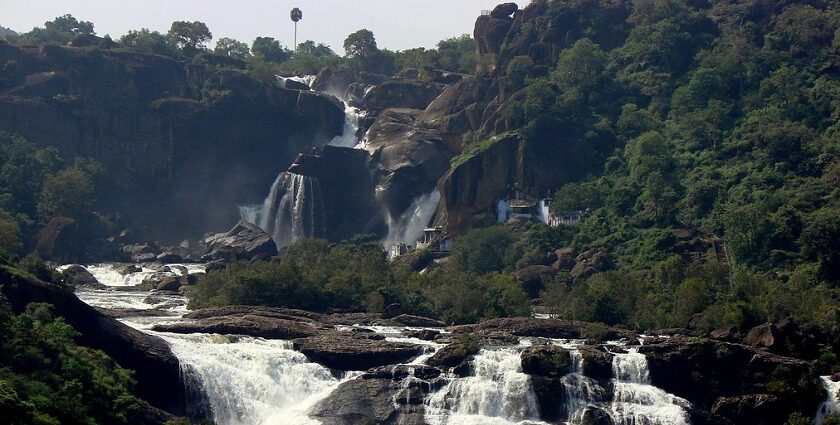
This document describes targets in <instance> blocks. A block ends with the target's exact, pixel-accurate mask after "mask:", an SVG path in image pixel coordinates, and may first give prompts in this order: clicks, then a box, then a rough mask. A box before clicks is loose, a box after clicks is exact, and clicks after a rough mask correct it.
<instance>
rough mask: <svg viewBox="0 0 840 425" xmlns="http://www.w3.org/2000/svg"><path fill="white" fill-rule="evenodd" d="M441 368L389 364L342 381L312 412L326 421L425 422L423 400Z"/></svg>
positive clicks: (327, 424) (329, 423) (416, 424)
mask: <svg viewBox="0 0 840 425" xmlns="http://www.w3.org/2000/svg"><path fill="white" fill-rule="evenodd" d="M440 373H441V372H440V370H437V369H434V368H430V367H427V366H396V367H394V366H387V367H380V368H377V369H372V370H370V371H368V372H367V373H365V374H364V375H362V376H360V377H358V378H356V379H353V380H351V381H347V382H345V383H343V384H341V385H340V386H339V387H338V388H336V389H335V390H334V391H333V392H331V393H330V395H329V396H327V397H326V398H325V399H323V400H321V401H319V402H318V403H316V404H315V405H314V406H313V407H312V408H311V409H310V410H309V415H310V417H312V418H315V419H317V420H319V421H320V422H321V423H322V424H324V425H345V424H357V423H359V424H361V423H370V424H374V423H375V424H394V425H396V424H400V425H425V424H426V421H425V420H424V416H423V411H424V404H423V401H424V400H425V398H426V395H427V394H428V393H430V392H431V391H432V390H433V389H434V388H436V387H437V386H438V385H436V383H437V381H438V376H439V375H440Z"/></svg>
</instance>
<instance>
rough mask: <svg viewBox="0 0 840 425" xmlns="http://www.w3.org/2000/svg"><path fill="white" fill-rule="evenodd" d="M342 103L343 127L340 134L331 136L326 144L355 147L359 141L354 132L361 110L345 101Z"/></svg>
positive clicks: (357, 125)
mask: <svg viewBox="0 0 840 425" xmlns="http://www.w3.org/2000/svg"><path fill="white" fill-rule="evenodd" d="M342 103H344V129H343V131H342V133H341V135H340V136H335V137H333V139H332V140H330V142H329V143H328V144H329V145H332V146H338V147H342V148H356V145H358V143H359V140H358V137H356V133H357V132H358V131H359V117H360V116H361V114H362V112H361V111H360V110H359V108H355V107H352V106H350V105H348V104H347V102H342Z"/></svg>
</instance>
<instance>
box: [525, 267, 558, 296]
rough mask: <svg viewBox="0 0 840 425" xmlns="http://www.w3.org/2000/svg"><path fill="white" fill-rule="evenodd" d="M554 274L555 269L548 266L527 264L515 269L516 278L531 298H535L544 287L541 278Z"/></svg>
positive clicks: (555, 272)
mask: <svg viewBox="0 0 840 425" xmlns="http://www.w3.org/2000/svg"><path fill="white" fill-rule="evenodd" d="M555 274H557V270H555V269H553V268H551V267H549V266H528V267H525V268H523V269H519V270H517V271H516V279H517V280H518V281H519V282H521V283H522V287H523V288H524V289H525V292H527V293H528V295H529V296H530V297H531V298H536V297H538V296H539V294H540V291H542V290H543V288H544V287H545V285H544V283H543V279H547V278H550V277H551V276H554V275H555Z"/></svg>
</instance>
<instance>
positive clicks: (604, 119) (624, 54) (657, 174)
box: [0, 0, 840, 425]
mask: <svg viewBox="0 0 840 425" xmlns="http://www.w3.org/2000/svg"><path fill="white" fill-rule="evenodd" d="M838 6H840V4H838V3H837V2H836V1H833V0H826V1H811V2H804V1H803V2H796V1H791V2H776V1H766V0H750V1H715V2H705V1H696V2H683V1H678V0H667V1H654V0H633V1H632V2H630V1H625V0H615V1H597V0H554V1H550V2H548V7H547V11H546V13H544V14H543V15H541V16H537V17H535V18H534V19H531V20H529V21H527V22H526V23H525V24H524V25H521V26H519V27H517V28H518V29H517V31H520V32H521V33H522V34H521V35H522V37H526V36H527V35H528V34H529V33H533V34H540V33H541V31H543V30H545V29H546V28H550V27H552V26H556V25H562V26H563V27H564V28H567V32H566V37H565V39H564V40H554V41H553V43H554V44H555V45H556V46H560V48H559V49H558V51H557V52H556V54H554V55H552V56H551V58H550V60H549V62H550V65H545V64H543V63H537V62H538V61H536V60H535V58H534V57H532V56H531V55H516V56H514V57H510V58H508V59H507V60H505V61H500V63H498V64H496V65H499V66H498V67H497V69H495V70H488V69H487V66H486V64H481V63H480V62H481V61H480V59H481V58H479V57H478V56H477V53H476V46H475V40H473V38H472V37H470V36H468V35H464V36H461V37H457V38H452V39H447V40H443V41H441V42H440V43H439V44H438V46H437V48H436V49H423V48H418V49H410V50H405V51H398V52H394V51H389V50H387V49H380V48H378V47H377V45H376V40H375V37H374V35H373V33H371V32H370V31H368V30H360V31H358V32H356V33H353V34H351V35H349V36H348V38H347V40H346V42H345V44H344V46H343V47H344V50H345V52H344V53H345V55H344V56H339V55H338V54H336V53H335V52H334V51H333V50H332V49H331V48H330V47H328V46H325V45H323V44H317V43H315V42H313V41H310V40H307V41H304V42H303V43H300V44H299V45H298V46H295V48H294V49H288V48H286V47H284V46H282V45H280V43H279V42H278V41H277V40H276V39H273V38H270V37H260V38H257V39H256V40H254V41H253V43H252V44H251V46H248V45H247V44H245V43H243V42H241V41H238V40H233V39H230V38H219V39H218V40H217V42H216V44H215V48H214V49H210V48H209V47H207V44H208V43H209V42H210V40H212V34H211V32H210V30H209V29H208V28H207V26H206V25H204V24H203V23H201V22H176V23H173V25H172V29H171V30H170V31H169V33H168V34H161V33H158V32H154V31H149V30H147V29H141V30H137V31H130V32H129V33H127V34H125V35H123V36H121V37H120V38H118V39H116V40H112V39H110V38H107V37H106V38H104V39H102V41H101V42H98V43H99V44H98V45H96V46H92V47H89V48H92V49H125V50H129V51H137V52H144V53H150V54H156V55H163V56H168V57H172V58H175V59H177V60H179V61H185V62H189V61H191V62H194V63H205V64H206V63H210V64H217V65H216V66H219V67H224V66H228V65H229V64H230V62H225V60H229V61H236V63H238V64H243V63H244V66H245V68H246V69H247V71H248V73H249V74H250V75H252V76H253V77H254V78H255V79H256V80H258V81H260V82H262V83H263V84H266V85H271V84H275V75H277V74H282V75H308V74H315V73H317V72H318V71H320V70H321V69H323V68H325V67H332V68H350V69H353V70H356V71H363V72H368V73H377V74H386V75H395V74H398V73H400V72H401V71H405V70H415V69H416V70H417V71H418V75H419V78H420V79H424V78H431V75H433V74H434V73H435V72H436V71H439V70H445V71H449V72H454V73H459V74H471V75H475V76H476V77H477V78H487V79H493V80H495V81H498V80H501V79H504V81H505V84H507V85H508V87H509V88H510V90H511V91H516V92H517V93H521V95H519V96H513V97H512V98H511V100H510V101H508V102H507V103H506V104H505V105H504V111H503V115H504V120H505V125H506V129H505V132H506V133H507V132H511V133H516V134H518V135H520V136H521V137H522V138H524V139H525V140H526V141H528V142H532V143H534V144H535V145H540V146H543V147H544V149H549V150H551V149H559V148H560V147H563V148H568V147H570V146H571V147H574V150H575V152H578V153H579V155H580V158H579V159H580V164H583V165H584V166H585V167H586V168H585V169H584V170H583V171H582V172H580V173H577V177H576V178H574V179H573V181H568V182H565V184H562V185H558V186H557V187H555V188H553V194H552V195H551V197H552V199H553V202H552V210H553V211H554V212H556V213H558V214H569V213H573V212H578V211H585V214H584V216H583V218H582V220H581V221H580V222H579V223H575V224H571V225H562V226H559V227H549V226H546V225H543V224H540V223H535V222H509V223H505V224H497V223H496V220H495V216H494V215H493V214H492V212H488V213H486V214H480V215H476V216H475V217H473V219H472V220H471V223H470V226H469V229H465V230H464V231H463V232H460V233H459V234H455V235H452V238H453V246H452V250H451V255H450V256H449V257H448V258H446V259H444V260H438V261H433V259H432V256H433V255H432V253H431V252H425V251H418V252H414V253H412V254H411V255H407V256H405V257H404V258H400V259H397V260H395V261H390V260H389V259H388V258H387V255H386V252H385V250H384V249H383V247H382V246H381V244H380V242H379V240H378V239H377V237H376V236H375V235H359V236H357V237H355V238H353V239H351V240H346V241H342V242H340V243H328V242H326V241H322V240H315V239H303V240H300V241H298V242H297V243H296V244H294V245H292V246H290V247H287V248H285V249H283V250H281V254H280V255H279V256H278V257H276V258H275V261H267V262H251V263H244V262H242V263H235V264H233V265H231V266H229V267H227V268H225V269H222V270H218V271H212V272H209V273H208V274H207V275H206V276H205V277H203V278H202V279H201V281H200V282H199V283H198V285H196V286H194V287H192V288H190V289H189V292H188V295H189V297H190V307H191V308H203V307H215V306H224V305H231V304H246V305H265V306H277V307H291V308H300V309H306V310H312V311H342V312H349V311H368V312H381V311H382V310H383V309H384V308H385V307H386V306H387V305H389V304H392V303H400V304H401V306H402V308H403V309H404V310H405V311H406V312H407V313H411V314H417V315H421V316H427V317H433V318H438V319H440V320H443V321H445V322H447V323H451V324H463V323H475V322H478V321H480V320H482V319H488V318H496V317H507V316H530V315H532V313H533V312H534V311H535V309H536V311H538V312H542V313H547V314H551V315H553V316H555V317H560V318H564V319H574V320H580V321H586V322H592V323H593V325H591V326H590V332H591V333H590V336H591V337H592V338H598V334H599V331H600V330H602V328H605V327H606V325H609V326H619V327H625V328H628V329H632V330H635V331H640V332H643V331H654V330H657V329H664V328H682V329H685V330H687V331H688V332H691V333H693V334H696V335H708V333H709V332H711V331H715V330H719V329H731V330H732V332H735V333H740V334H744V333H746V332H747V331H748V330H749V329H750V328H752V327H753V326H755V325H758V324H760V323H764V322H778V321H781V320H784V319H791V320H793V321H795V322H796V323H798V324H800V326H802V328H803V329H807V331H808V332H809V334H810V335H817V339H819V340H820V341H824V342H825V343H824V344H819V345H807V344H804V345H802V346H798V347H789V348H788V349H789V351H790V353H789V354H791V355H794V356H797V357H800V358H805V359H807V360H815V361H816V362H815V365H816V367H817V368H818V369H819V371H820V373H821V374H831V373H837V372H840V133H838V131H840V127H838V122H840V29H838V28H840V9H838ZM92 34H94V26H93V24H92V23H90V22H85V21H78V20H77V19H76V18H73V17H71V16H69V15H67V16H63V17H59V18H57V19H56V20H54V21H50V22H47V23H46V25H45V27H44V28H36V29H34V30H33V31H31V32H28V33H24V34H19V35H5V36H4V37H5V40H6V42H7V43H12V44H39V43H55V44H66V43H68V42H70V43H73V42H74V40H78V39H79V37H83V36H84V35H92ZM516 36H517V34H513V35H512V36H511V37H513V38H515V37H516ZM514 48H515V46H503V52H504V51H505V50H504V49H508V50H509V51H513V50H514ZM220 58H223V59H224V60H222V59H220ZM240 61H241V62H240ZM7 66H8V65H7ZM0 79H2V77H0ZM0 82H1V81H0ZM495 136H498V134H495V133H494V132H493V131H490V130H488V131H484V132H470V133H468V134H464V135H463V137H462V140H461V143H460V152H459V155H457V156H455V157H454V158H453V159H452V167H453V168H456V167H457V166H459V165H460V164H462V163H463V162H464V161H465V160H466V159H468V158H470V157H472V156H475V155H480V154H481V153H482V152H483V151H485V150H486V149H488V147H489V146H491V145H492V144H493V143H495V141H496V140H498V138H497V137H495ZM543 166H544V167H546V169H551V168H552V167H556V166H557V165H556V164H550V163H549V164H543ZM107 184H108V183H107V182H103V181H101V177H100V169H99V167H98V165H97V164H96V163H95V162H93V161H78V162H76V163H72V164H67V163H65V162H64V161H62V160H61V159H60V158H59V156H58V154H57V153H56V152H54V151H52V150H50V149H41V148H36V147H35V146H34V145H32V144H30V143H28V142H27V141H25V140H22V139H21V138H19V137H17V136H14V135H9V134H2V135H0V251H2V254H3V258H2V261H3V263H4V264H5V266H4V267H16V268H20V269H27V270H29V271H28V272H26V273H39V275H38V276H39V277H41V278H44V279H52V280H55V281H60V280H61V279H60V278H59V277H56V276H52V275H51V273H49V272H48V271H46V269H45V267H44V266H43V265H42V264H41V263H39V260H38V259H37V258H35V257H33V256H27V254H28V253H30V252H32V251H33V250H34V249H35V244H36V243H37V234H38V231H39V230H40V229H41V228H43V227H44V226H46V225H47V224H48V223H49V222H50V220H51V219H52V218H54V217H68V218H71V219H74V220H76V221H78V222H79V223H82V225H83V227H84V228H87V229H92V230H90V231H89V232H86V233H89V234H106V233H108V232H113V231H114V230H116V229H117V225H116V224H115V222H117V221H118V220H119V216H118V214H115V213H114V212H101V213H100V212H95V213H94V211H97V188H98V187H100V186H102V185H107ZM103 228H106V229H108V230H107V231H103V230H102V229H103ZM79 250H80V252H79V257H88V258H94V257H96V258H108V259H119V256H120V254H119V253H118V252H117V251H116V248H115V247H114V246H113V245H112V243H110V242H109V241H107V240H106V239H105V238H91V239H89V240H86V241H85V242H84V245H83V246H80V247H79ZM561 250H562V251H564V252H565V255H567V256H571V258H574V257H576V256H578V254H580V255H581V256H583V257H584V258H585V259H586V260H587V261H590V262H591V263H590V266H591V270H592V271H593V272H592V273H587V274H585V275H581V274H577V273H573V271H572V270H569V269H571V267H561V270H559V271H557V272H552V273H550V276H545V275H544V276H541V277H540V278H539V279H523V275H522V273H521V272H522V271H523V270H527V269H528V268H529V267H533V266H546V265H551V264H552V263H554V262H556V261H561V260H562V258H558V256H559V255H561V254H560V252H559V251H561ZM572 264H574V261H572ZM421 269H423V270H424V271H423V272H422V273H419V272H418V271H419V270H421ZM72 338H73V331H72V329H70V328H68V326H67V325H66V324H64V323H63V322H62V321H61V319H56V318H54V317H53V316H52V315H51V314H50V311H49V308H47V307H45V306H41V305H33V306H32V307H31V309H30V310H29V311H27V312H26V313H24V314H19V315H15V314H13V313H11V312H10V311H9V309H8V308H6V307H5V306H4V305H3V304H0V340H3V341H4V343H3V344H2V345H0V350H2V351H3V352H4V354H3V356H1V357H2V359H3V360H2V362H0V409H2V410H4V411H10V412H14V415H15V416H14V418H16V419H13V421H17V422H13V423H43V424H51V423H93V422H101V423H128V422H127V421H129V420H130V418H129V417H128V416H124V414H123V413H120V414H119V415H118V416H116V417H111V416H107V417H99V416H101V415H113V414H115V413H113V412H130V411H131V409H130V408H131V407H132V406H133V405H134V404H136V403H138V401H137V400H136V399H135V398H133V396H132V395H131V392H130V391H131V388H132V385H133V383H132V377H131V374H130V373H129V372H127V371H125V370H123V369H120V368H118V367H117V366H115V365H114V364H112V363H110V362H109V361H108V359H107V358H105V356H104V355H102V354H101V353H98V352H95V351H92V350H89V349H86V348H83V347H78V346H76V345H74V343H73V340H72ZM6 359H8V360H6ZM51 359H52V360H51ZM55 359H58V361H57V362H54V361H53V360H55ZM89 392H95V393H96V394H97V395H98V396H97V397H94V398H87V397H86V398H85V400H86V401H90V403H89V404H90V405H86V404H84V403H79V402H78V398H79V397H82V394H87V393H89ZM55 394H58V396H54V395H55ZM97 415H99V416H97ZM68 417H73V418H74V421H75V422H71V421H69V420H67V418H68ZM85 418H89V420H88V419H85ZM33 421H34V422H33ZM788 423H789V424H791V425H798V424H800V423H809V422H808V420H807V419H804V418H802V417H800V416H796V417H792V418H791V420H790V421H789V422H788ZM829 423H830V422H826V424H829Z"/></svg>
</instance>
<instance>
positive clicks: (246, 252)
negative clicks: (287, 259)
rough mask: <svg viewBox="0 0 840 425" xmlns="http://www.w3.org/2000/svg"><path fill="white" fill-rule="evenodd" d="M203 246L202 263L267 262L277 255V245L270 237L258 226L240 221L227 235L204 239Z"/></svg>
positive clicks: (222, 234)
mask: <svg viewBox="0 0 840 425" xmlns="http://www.w3.org/2000/svg"><path fill="white" fill-rule="evenodd" d="M204 245H205V246H206V250H205V252H206V253H205V255H204V257H202V260H203V261H213V260H220V259H222V260H228V261H232V260H236V259H243V260H253V259H262V260H267V259H269V258H271V257H273V256H275V255H277V245H275V244H274V241H273V240H272V239H271V236H269V235H268V233H265V231H263V230H262V229H261V228H259V226H256V225H254V224H252V223H248V222H245V221H240V222H239V223H237V224H236V226H234V227H233V228H232V229H230V230H229V231H228V232H227V233H221V234H217V235H213V236H210V237H208V238H206V239H205V240H204Z"/></svg>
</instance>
